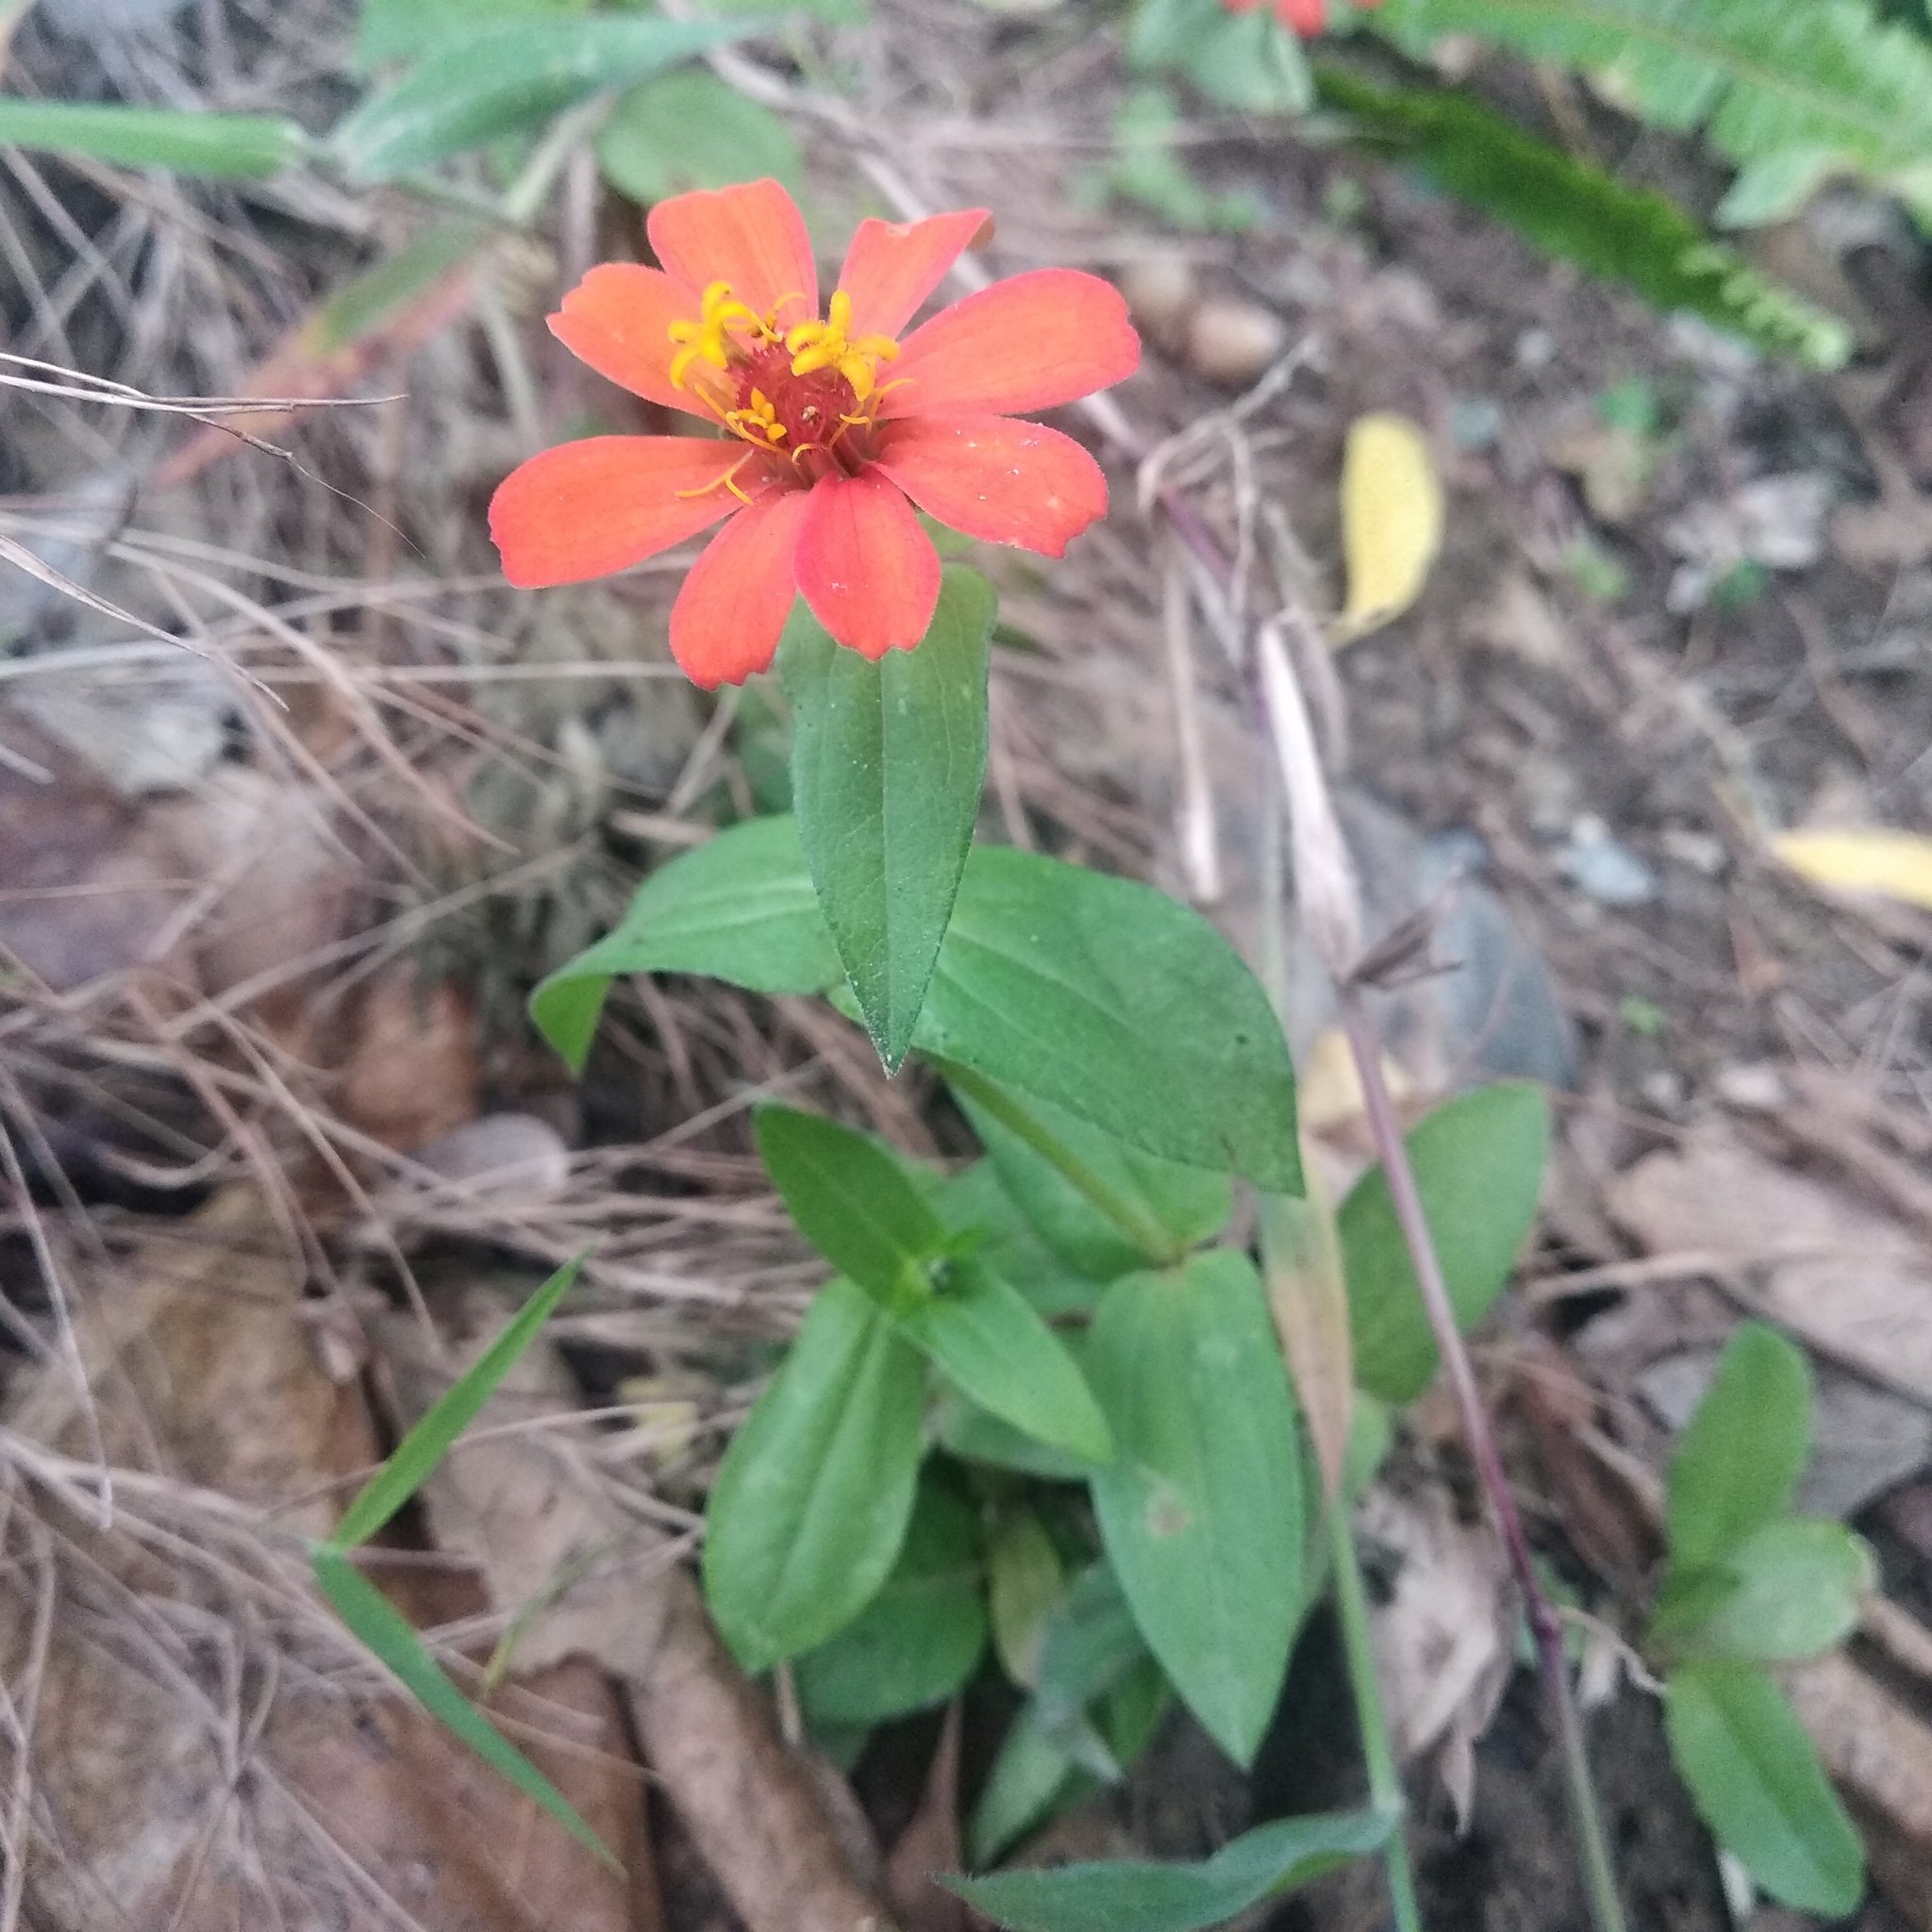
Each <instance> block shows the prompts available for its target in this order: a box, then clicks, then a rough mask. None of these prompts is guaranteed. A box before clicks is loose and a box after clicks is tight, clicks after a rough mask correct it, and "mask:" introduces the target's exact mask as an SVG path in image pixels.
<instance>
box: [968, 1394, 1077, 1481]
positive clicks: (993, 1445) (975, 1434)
mask: <svg viewBox="0 0 1932 1932" xmlns="http://www.w3.org/2000/svg"><path fill="white" fill-rule="evenodd" d="M933 1435H934V1438H935V1440H936V1441H938V1442H939V1444H940V1446H941V1448H942V1449H945V1450H946V1451H947V1452H948V1453H949V1454H951V1455H954V1456H957V1457H958V1458H959V1459H960V1461H962V1462H984V1463H988V1464H990V1465H991V1467H992V1468H994V1469H1010V1470H1016V1471H1018V1472H1019V1473H1020V1474H1022V1475H1037V1476H1041V1477H1042V1478H1044V1479H1045V1480H1046V1481H1048V1482H1065V1483H1079V1482H1085V1481H1086V1480H1087V1477H1088V1476H1089V1475H1090V1474H1091V1473H1092V1468H1093V1465H1092V1463H1091V1462H1090V1461H1088V1460H1087V1458H1086V1457H1080V1456H1071V1455H1069V1454H1068V1453H1067V1451H1066V1450H1064V1449H1055V1448H1053V1447H1051V1446H1050V1445H1049V1444H1047V1443H1045V1442H1041V1441H1037V1440H1036V1439H1035V1438H1034V1437H1032V1436H1029V1435H1027V1434H1026V1433H1025V1431H1024V1430H1023V1429H1016V1428H1015V1427H1014V1426H1013V1425H1012V1424H1011V1423H1006V1422H1002V1421H1001V1420H1000V1419H999V1417H998V1416H996V1415H989V1414H988V1413H987V1412H986V1410H985V1409H983V1408H981V1407H980V1406H979V1405H978V1404H977V1403H976V1402H969V1401H968V1400H967V1399H966V1397H965V1396H964V1395H961V1394H959V1393H958V1391H952V1390H949V1391H945V1392H944V1393H943V1394H942V1395H941V1398H940V1402H939V1407H938V1410H937V1413H936V1414H935V1417H934V1421H933Z"/></svg>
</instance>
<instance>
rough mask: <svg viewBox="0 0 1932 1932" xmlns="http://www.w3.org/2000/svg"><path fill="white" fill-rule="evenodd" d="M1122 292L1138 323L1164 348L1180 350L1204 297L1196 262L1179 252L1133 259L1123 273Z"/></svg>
mask: <svg viewBox="0 0 1932 1932" xmlns="http://www.w3.org/2000/svg"><path fill="white" fill-rule="evenodd" d="M1121 293H1122V294H1123V295H1124V296H1125V297H1126V298H1127V308H1128V311H1129V312H1130V313H1131V314H1132V316H1133V318H1134V326H1135V327H1136V328H1138V329H1139V330H1140V331H1141V334H1142V335H1144V336H1147V337H1148V338H1150V339H1151V340H1152V341H1155V342H1157V343H1158V345H1159V346H1160V347H1161V348H1163V349H1168V350H1178V349H1180V348H1181V347H1183V346H1184V344H1185V343H1186V341H1187V336H1188V323H1189V321H1190V319H1191V317H1192V315H1193V313H1194V308H1195V306H1196V304H1197V303H1199V301H1200V299H1201V285H1200V282H1199V279H1198V278H1197V277H1196V275H1195V274H1194V269H1193V264H1192V263H1191V262H1188V261H1184V260H1183V259H1182V258H1180V257H1179V256H1178V255H1149V256H1143V257H1142V258H1141V259H1140V260H1138V261H1130V262H1129V263H1128V264H1127V266H1126V268H1125V270H1124V272H1123V273H1122V275H1121Z"/></svg>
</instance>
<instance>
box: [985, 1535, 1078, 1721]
mask: <svg viewBox="0 0 1932 1932" xmlns="http://www.w3.org/2000/svg"><path fill="white" fill-rule="evenodd" d="M986 1565H987V1579H986V1595H987V1608H988V1610H989V1612H990V1613H991V1619H992V1647H993V1652H994V1654H995V1655H996V1656H997V1657H998V1658H999V1660H1000V1668H1001V1669H1002V1670H1003V1671H1005V1672H1006V1674H1007V1675H1008V1677H1010V1678H1011V1679H1012V1680H1013V1682H1014V1683H1016V1684H1018V1685H1020V1686H1022V1687H1023V1688H1024V1689H1027V1690H1030V1689H1031V1688H1032V1687H1033V1686H1034V1685H1035V1684H1037V1683H1038V1682H1039V1681H1040V1661H1041V1654H1042V1652H1043V1651H1044V1650H1045V1647H1046V1630H1047V1625H1048V1624H1050V1623H1051V1622H1052V1621H1053V1617H1054V1613H1055V1612H1056V1611H1057V1610H1058V1608H1059V1607H1060V1606H1061V1605H1062V1604H1063V1603H1065V1602H1066V1600H1067V1572H1066V1566H1065V1565H1064V1564H1063V1563H1062V1562H1061V1561H1060V1553H1059V1551H1058V1550H1057V1549H1056V1548H1055V1547H1054V1541H1053V1538H1052V1537H1050V1536H1049V1535H1048V1534H1047V1531H1046V1525H1045V1524H1043V1523H1042V1522H1041V1520H1040V1518H1039V1516H1038V1514H1037V1513H1036V1512H1035V1511H1033V1510H1031V1509H1025V1508H1021V1509H1013V1510H1009V1511H1008V1512H1007V1513H1005V1514H1004V1515H1002V1516H1001V1518H1000V1519H999V1522H998V1523H997V1524H996V1525H995V1526H994V1529H993V1533H992V1536H991V1539H990V1540H989V1541H988V1543H987V1547H986Z"/></svg>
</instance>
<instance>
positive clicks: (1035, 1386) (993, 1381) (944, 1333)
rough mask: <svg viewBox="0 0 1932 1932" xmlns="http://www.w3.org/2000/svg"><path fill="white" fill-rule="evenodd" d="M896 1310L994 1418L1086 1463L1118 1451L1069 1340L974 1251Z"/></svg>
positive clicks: (904, 1327) (951, 1377) (903, 1327)
mask: <svg viewBox="0 0 1932 1932" xmlns="http://www.w3.org/2000/svg"><path fill="white" fill-rule="evenodd" d="M896 1313H897V1319H898V1323H899V1331H900V1333H901V1334H903V1335H904V1336H905V1337H906V1338H907V1340H908V1341H910V1342H912V1343H913V1345H914V1346H915V1347H917V1348H918V1349H920V1350H921V1351H922V1352H923V1353H924V1355H925V1356H926V1357H928V1358H929V1359H930V1360H931V1361H932V1363H933V1365H934V1367H936V1368H937V1369H938V1370H939V1371H940V1373H941V1374H943V1375H944V1376H945V1377H946V1379H947V1380H948V1381H949V1382H951V1383H952V1384H953V1386H954V1387H955V1388H957V1389H958V1391H960V1393H961V1394H963V1395H965V1396H967V1397H968V1398H969V1399H970V1400H971V1401H973V1402H975V1403H977V1404H978V1406H979V1407H981V1408H983V1409H985V1410H986V1411H987V1413H988V1414H989V1415H992V1416H996V1417H998V1418H999V1420H1000V1421H1001V1422H1004V1423H1007V1424H1010V1425H1011V1426H1012V1427H1013V1428H1016V1429H1019V1430H1020V1431H1022V1432H1023V1433H1024V1434H1025V1435H1028V1436H1031V1437H1032V1438H1033V1439H1034V1440H1035V1441H1040V1442H1044V1443H1046V1444H1047V1446H1048V1447H1049V1448H1054V1449H1060V1450H1064V1451H1065V1452H1066V1454H1067V1455H1069V1456H1075V1457H1079V1458H1080V1459H1081V1461H1082V1462H1085V1463H1101V1462H1106V1461H1107V1460H1108V1457H1111V1456H1112V1454H1113V1438H1112V1436H1111V1435H1110V1434H1109V1433H1108V1426H1107V1418H1106V1417H1105V1416H1104V1415H1102V1414H1101V1412H1100V1406H1099V1404H1097V1403H1096V1402H1095V1401H1094V1399H1093V1395H1092V1391H1091V1390H1090V1389H1089V1388H1088V1387H1087V1378H1086V1377H1085V1376H1084V1375H1082V1374H1081V1373H1080V1370H1079V1365H1078V1364H1077V1363H1076V1362H1075V1361H1074V1358H1073V1357H1072V1356H1070V1355H1069V1354H1068V1353H1067V1350H1066V1344H1065V1343H1064V1342H1062V1341H1060V1339H1059V1337H1058V1335H1056V1334H1055V1333H1054V1332H1053V1330H1052V1329H1051V1328H1049V1327H1048V1326H1047V1325H1046V1324H1045V1323H1044V1322H1042V1321H1041V1319H1040V1316H1039V1315H1038V1314H1037V1313H1036V1312H1035V1311H1034V1307H1033V1304H1032V1303H1031V1302H1029V1301H1028V1300H1027V1299H1026V1297H1025V1296H1024V1295H1023V1294H1022V1293H1021V1292H1020V1291H1019V1290H1018V1289H1016V1288H1015V1287H1014V1286H1013V1285H1012V1284H1011V1283H1010V1282H1008V1281H1002V1280H1001V1279H1000V1277H999V1276H998V1275H997V1274H994V1273H993V1272H992V1270H991V1268H989V1267H987V1265H986V1264H985V1263H984V1262H983V1261H981V1260H980V1259H979V1258H978V1257H976V1256H970V1255H969V1256H965V1257H961V1258H960V1259H958V1260H956V1261H954V1262H953V1263H952V1264H951V1265H950V1266H949V1267H944V1268H942V1269H941V1271H940V1272H939V1273H938V1274H937V1275H936V1278H935V1287H934V1291H933V1293H931V1294H930V1295H928V1296H926V1297H925V1299H924V1300H922V1301H919V1302H915V1303H912V1304H911V1305H909V1306H907V1307H900V1308H899V1309H898V1310H897V1311H896Z"/></svg>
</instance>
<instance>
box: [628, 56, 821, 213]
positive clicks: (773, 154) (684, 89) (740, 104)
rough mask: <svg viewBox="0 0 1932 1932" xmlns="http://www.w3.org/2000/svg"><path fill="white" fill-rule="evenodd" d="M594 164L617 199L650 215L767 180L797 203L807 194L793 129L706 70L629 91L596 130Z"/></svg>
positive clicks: (666, 77)
mask: <svg viewBox="0 0 1932 1932" xmlns="http://www.w3.org/2000/svg"><path fill="white" fill-rule="evenodd" d="M597 165H598V166H599V167H600V168H602V169H603V171H604V178H605V179H606V180H607V181H608V182H609V183H610V185H611V186H612V187H613V188H615V189H616V190H617V191H618V192H619V193H620V194H627V195H628V196H629V197H630V198H631V200H633V201H635V202H639V203H641V204H642V205H643V206H644V207H646V208H648V207H649V206H650V205H651V204H652V203H653V202H658V201H663V200H665V199H666V198H668V197H669V196H671V195H674V194H682V193H684V192H686V191H688V190H690V189H692V188H725V187H728V186H730V185H731V183H733V182H735V181H756V180H757V179H758V177H759V176H760V175H771V176H773V177H774V179H776V180H779V181H782V182H783V183H784V184H785V186H786V187H787V188H789V189H790V190H791V193H792V195H793V197H794V198H795V197H796V196H797V195H799V194H800V193H802V192H803V191H804V180H805V157H804V156H803V155H801V154H800V153H799V150H798V143H797V142H795V141H793V140H792V138H791V129H790V128H789V127H787V126H786V125H785V124H784V122H783V121H781V120H780V119H779V118H778V116H777V115H776V114H774V113H773V112H772V110H771V109H770V108H764V107H760V106H759V105H758V102H756V101H750V100H747V99H746V98H745V97H744V96H743V95H742V94H741V93H740V92H738V90H737V89H736V88H733V87H729V86H727V85H726V84H725V83H724V81H722V80H720V79H719V78H718V76H717V75H715V74H711V73H708V72H707V71H706V70H705V69H703V68H692V69H691V70H690V71H688V72H682V73H677V74H663V75H658V78H657V79H656V80H647V81H645V82H644V83H643V84H642V85H641V87H634V88H632V89H631V91H630V92H628V93H627V94H625V96H624V98H623V99H622V100H621V101H619V102H618V104H617V106H616V107H615V108H612V109H611V110H610V118H609V119H608V121H606V122H605V124H604V125H603V126H602V127H601V128H600V129H599V130H598V133H597Z"/></svg>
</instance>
